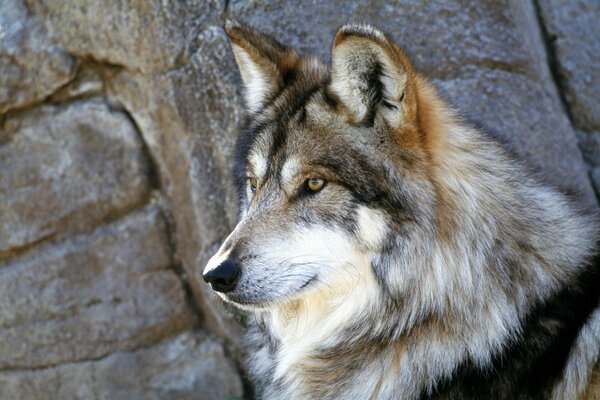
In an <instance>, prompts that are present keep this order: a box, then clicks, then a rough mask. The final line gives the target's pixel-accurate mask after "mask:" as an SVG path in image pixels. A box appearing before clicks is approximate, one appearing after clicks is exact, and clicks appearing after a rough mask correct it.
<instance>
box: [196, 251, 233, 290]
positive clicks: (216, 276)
mask: <svg viewBox="0 0 600 400" xmlns="http://www.w3.org/2000/svg"><path fill="white" fill-rule="evenodd" d="M239 276H240V268H239V265H238V263H237V262H236V261H234V260H232V259H229V258H228V259H227V260H225V261H223V262H222V263H221V264H219V266H218V267H217V268H213V269H211V270H210V271H208V272H206V273H205V274H204V275H203V277H204V280H205V281H206V282H208V283H210V285H211V286H212V288H213V289H214V290H216V291H217V292H221V293H227V292H231V291H232V290H233V289H235V286H236V285H237V281H238V277H239Z"/></svg>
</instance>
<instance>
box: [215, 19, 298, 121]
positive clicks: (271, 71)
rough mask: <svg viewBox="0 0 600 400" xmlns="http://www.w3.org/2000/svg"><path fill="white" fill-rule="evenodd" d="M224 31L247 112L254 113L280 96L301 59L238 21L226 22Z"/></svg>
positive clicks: (229, 20) (293, 52) (268, 37)
mask: <svg viewBox="0 0 600 400" xmlns="http://www.w3.org/2000/svg"><path fill="white" fill-rule="evenodd" d="M224 29H225V32H226V33H227V36H228V37H229V42H230V44H231V49H232V51H233V55H234V56H235V60H236V62H237V65H238V68H239V71H240V75H241V77H242V81H243V83H244V89H245V90H244V97H245V99H246V105H247V108H248V110H249V111H250V112H251V113H254V112H257V111H258V110H260V109H261V108H262V107H263V106H264V105H265V104H266V103H267V102H268V101H269V100H270V99H271V98H273V97H274V96H275V95H277V93H279V91H280V90H281V89H282V88H283V85H284V80H285V77H286V76H289V75H290V71H292V70H293V69H295V68H296V67H297V65H298V64H299V63H300V61H301V58H300V56H299V55H298V54H297V53H296V52H295V51H294V50H292V49H290V48H288V47H285V46H283V45H282V44H281V43H279V42H278V41H277V40H275V39H273V38H272V37H270V36H268V35H266V34H264V33H261V32H259V31H257V30H255V29H253V28H252V27H250V26H248V25H246V24H244V23H241V22H239V21H236V20H231V19H228V20H226V21H225V24H224Z"/></svg>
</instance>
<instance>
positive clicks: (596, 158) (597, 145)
mask: <svg viewBox="0 0 600 400" xmlns="http://www.w3.org/2000/svg"><path fill="white" fill-rule="evenodd" d="M577 139H578V140H579V148H580V149H581V153H582V154H583V158H584V159H585V161H586V162H587V163H588V164H589V165H591V166H594V167H600V132H583V131H579V132H577Z"/></svg>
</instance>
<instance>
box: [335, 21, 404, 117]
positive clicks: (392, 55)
mask: <svg viewBox="0 0 600 400" xmlns="http://www.w3.org/2000/svg"><path fill="white" fill-rule="evenodd" d="M412 71H413V70H412V66H411V64H410V62H409V61H408V59H407V57H406V56H405V55H404V53H403V52H402V51H401V50H400V49H399V48H398V47H397V46H396V45H394V44H393V42H391V41H390V40H389V39H388V38H387V37H386V36H385V35H384V34H383V33H382V32H380V31H379V30H377V29H375V28H372V27H371V26H368V25H345V26H343V27H341V28H340V29H339V30H338V31H337V33H336V35H335V39H334V41H333V49H332V55H331V84H330V87H329V88H330V90H331V91H332V92H333V93H334V94H335V95H336V96H337V98H338V99H339V100H340V101H341V102H342V103H343V104H344V105H345V106H346V109H347V111H348V112H349V113H350V117H351V119H352V120H353V122H355V123H360V124H366V125H373V124H374V123H375V121H376V118H380V117H383V119H384V120H385V122H386V123H387V124H388V126H390V127H394V128H397V127H399V126H400V124H401V123H402V122H403V120H404V119H405V117H406V113H407V112H410V111H412V107H410V106H409V107H407V100H412V99H407V96H406V95H407V94H408V93H407V87H408V83H409V79H410V76H411V75H412ZM410 94H411V95H412V93H410ZM410 97H411V98H412V96H410Z"/></svg>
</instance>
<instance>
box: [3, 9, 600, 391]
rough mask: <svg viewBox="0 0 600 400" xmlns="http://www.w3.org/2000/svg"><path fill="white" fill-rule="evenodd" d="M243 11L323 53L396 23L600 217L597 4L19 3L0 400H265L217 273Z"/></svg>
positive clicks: (402, 36) (7, 16) (462, 94)
mask: <svg viewBox="0 0 600 400" xmlns="http://www.w3.org/2000/svg"><path fill="white" fill-rule="evenodd" d="M230 16H233V17H237V18H240V19H242V20H244V21H247V22H249V23H250V24H253V25H255V26H256V27H258V28H260V29H262V30H264V31H266V32H269V33H272V34H274V35H275V36H276V37H278V38H279V39H280V40H282V41H283V42H285V43H288V44H291V45H293V46H294V47H296V48H297V49H299V50H300V51H302V52H304V53H313V54H317V55H319V56H321V57H322V58H323V59H328V57H329V56H328V51H329V46H330V43H331V40H332V37H333V34H334V32H335V29H336V28H337V27H338V26H339V25H341V24H342V23H343V22H345V21H369V22H371V23H373V24H376V25H378V26H379V27H381V28H383V29H385V30H387V31H388V32H390V33H391V34H392V36H393V37H394V38H395V39H396V40H397V41H398V42H399V43H400V44H401V45H402V46H403V47H405V48H406V50H407V51H408V52H409V54H411V55H412V58H413V60H414V62H415V64H416V65H417V67H418V69H419V70H421V71H423V72H424V73H425V74H426V75H427V76H429V77H430V78H431V79H432V80H433V81H434V82H435V83H436V84H437V85H438V87H439V88H440V90H441V92H442V93H443V94H444V95H445V96H446V97H447V98H448V100H449V101H450V102H451V103H452V104H453V105H455V106H456V107H458V108H460V109H462V110H464V111H465V112H466V115H467V116H468V117H469V118H472V119H473V120H475V121H478V122H477V123H479V124H481V125H483V126H486V127H488V128H491V129H493V130H494V131H496V132H497V133H498V134H499V135H501V136H503V137H505V138H506V139H507V140H509V141H511V142H512V143H514V146H515V150H516V151H517V152H518V153H520V154H521V155H522V156H523V157H525V158H526V159H527V160H528V162H529V163H530V164H531V165H532V166H533V167H535V168H538V169H541V170H543V171H544V172H546V174H547V175H548V176H549V178H550V179H551V180H553V181H554V182H555V183H557V184H559V185H561V186H568V187H570V188H573V189H576V190H578V191H580V193H581V197H582V201H585V202H588V203H589V204H596V194H597V193H598V191H599V190H600V98H599V96H598V93H600V56H599V55H600V28H599V27H600V25H599V24H597V23H595V22H596V21H598V20H600V5H599V3H598V2H596V1H594V0H580V1H572V2H562V1H559V0H551V1H543V2H542V1H516V0H512V1H509V0H505V1H494V2H488V1H486V2H480V3H476V2H471V1H466V0H465V1H458V0H451V1H436V2H433V1H432V2H414V1H408V0H403V1H378V0H375V1H354V2H342V1H330V2H318V1H314V0H302V1H289V2H284V1H270V0H255V1H251V2H247V1H240V0H221V1H219V0H196V1H187V2H169V1H159V0H129V1H117V0H114V1H112V0H111V1H92V0H78V1H67V0H56V1H51V2H48V1H40V0H3V1H2V2H0V305H1V307H0V399H49V398H50V399H63V398H69V399H71V398H73V399H96V398H110V399H137V398H140V399H142V398H143V399H235V398H243V397H244V396H246V397H247V396H249V395H250V392H251V390H250V389H249V386H248V384H247V382H245V380H244V379H243V373H242V371H241V367H240V364H239V358H240V354H241V353H242V351H243V349H240V345H239V336H240V331H241V326H240V324H239V323H238V322H236V319H235V318H234V316H233V314H232V312H231V310H228V309H226V308H225V307H224V306H223V305H221V304H220V303H219V302H218V301H216V300H215V299H214V298H213V296H212V295H211V294H210V292H209V291H208V290H207V287H206V286H205V285H204V284H203V283H202V281H201V279H200V278H199V277H200V273H201V271H202V268H203V266H204V264H205V263H206V261H207V260H208V258H209V257H210V256H211V254H212V253H213V252H214V251H215V249H216V248H217V247H218V245H219V244H220V242H221V240H222V239H223V238H224V237H225V236H226V235H227V234H228V232H229V231H230V229H231V227H232V226H233V225H234V224H235V220H236V209H235V193H234V190H233V188H232V185H231V177H230V167H229V161H230V158H231V153H232V147H233V143H234V141H235V135H236V130H237V126H238V125H239V123H240V120H241V118H242V116H243V111H242V102H241V97H240V90H239V88H238V87H237V85H236V82H238V81H239V79H238V76H237V71H236V69H235V65H234V62H233V57H232V55H231V53H230V50H229V48H228V45H227V41H226V38H225V35H224V32H223V30H222V28H221V25H222V22H223V20H224V18H226V17H230ZM594 26H595V27H596V28H594ZM591 182H593V185H592V184H591ZM594 187H595V188H596V194H595V193H594V190H593V188H594Z"/></svg>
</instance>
